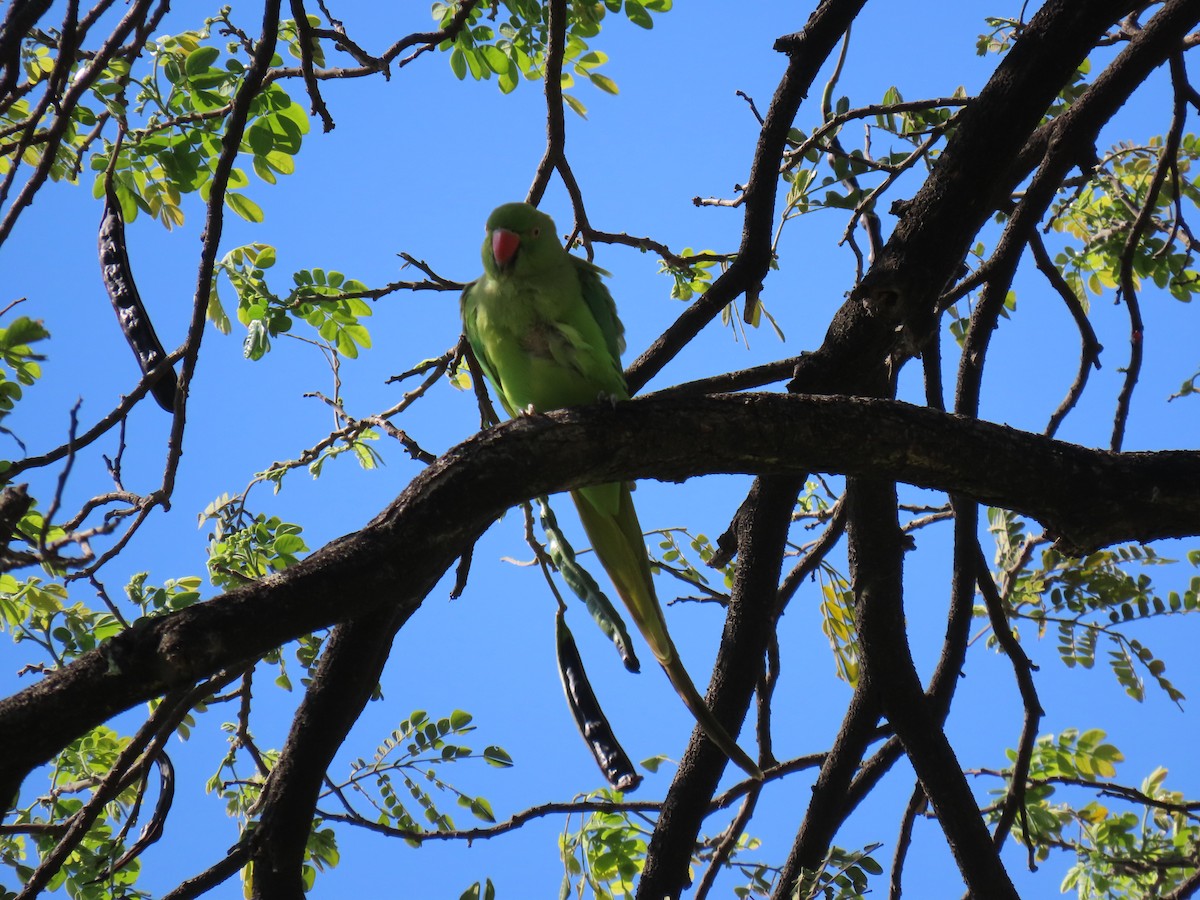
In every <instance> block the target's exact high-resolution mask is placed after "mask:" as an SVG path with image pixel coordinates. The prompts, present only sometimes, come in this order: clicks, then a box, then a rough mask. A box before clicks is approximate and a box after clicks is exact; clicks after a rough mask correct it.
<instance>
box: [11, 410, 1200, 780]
mask: <svg viewBox="0 0 1200 900" xmlns="http://www.w3.org/2000/svg"><path fill="white" fill-rule="evenodd" d="M809 471H819V472H842V473H847V474H850V475H860V474H873V473H874V474H880V475H883V476H885V477H887V478H892V479H896V480H898V481H904V482H908V483H912V484H916V485H919V486H922V487H928V488H932V489H937V490H944V491H951V492H955V493H960V494H965V495H970V496H972V497H974V498H975V499H976V500H978V501H980V502H983V503H987V504H989V505H993V506H999V507H1003V508H1007V509H1013V510H1015V511H1017V512H1020V513H1022V514H1023V515H1027V516H1029V517H1031V518H1035V519H1038V520H1040V521H1041V522H1042V523H1043V525H1045V526H1046V528H1047V530H1048V531H1050V532H1051V533H1052V534H1055V535H1057V536H1058V539H1059V544H1060V546H1061V547H1062V548H1064V549H1066V550H1067V551H1068V552H1070V551H1071V550H1072V549H1075V550H1079V551H1087V550H1090V549H1094V548H1096V547H1100V546H1104V545H1107V544H1110V543H1113V542H1116V541H1129V540H1133V541H1150V540H1154V539H1157V538H1163V537H1182V536H1188V535H1195V534H1198V533H1200V453H1198V452H1188V451H1162V452H1157V453H1125V454H1115V453H1111V452H1108V451H1102V450H1089V449H1086V448H1083V447H1079V446H1077V445H1073V444H1067V443H1064V442H1061V441H1055V440H1051V439H1048V438H1045V437H1042V436H1040V435H1034V434H1029V433H1026V432H1020V431H1016V430H1014V429H1010V428H1006V427H1003V426H999V425H992V424H989V423H985V422H977V421H971V420H966V419H962V418H960V417H955V416H949V415H946V414H944V413H938V412H935V411H932V410H928V409H923V408H920V407H914V406H909V405H907V404H903V403H897V402H894V401H885V400H863V399H851V398H835V397H803V396H781V395H769V394H767V395H764V394H740V395H735V396H718V397H704V398H690V399H670V400H649V399H646V400H635V401H630V402H628V403H621V404H618V405H617V406H616V407H612V406H609V405H608V404H601V405H598V406H596V407H591V408H587V409H576V410H566V411H562V412H557V413H552V414H549V415H544V416H543V415H539V416H532V417H524V418H521V419H519V420H516V421H512V422H506V423H504V424H503V425H499V426H496V427H495V428H491V429H488V430H487V431H485V432H483V433H481V434H479V435H477V436H476V437H473V438H471V439H470V440H468V441H466V442H464V443H463V444H460V445H459V446H457V447H455V448H453V449H452V450H450V451H449V452H447V453H446V454H445V455H443V456H442V457H441V458H440V459H439V460H438V461H437V462H436V463H434V464H433V465H431V466H430V467H429V468H427V469H425V470H424V471H423V472H422V473H421V474H419V475H418V476H417V478H415V479H414V480H413V482H412V483H411V484H410V485H409V486H408V487H407V488H406V489H405V490H404V492H403V493H402V494H401V495H400V496H399V497H398V498H397V499H396V500H395V501H394V502H393V503H392V504H390V505H389V506H388V507H387V509H385V510H384V511H383V512H381V513H380V515H379V516H377V517H376V518H375V519H374V520H373V521H372V522H371V523H369V524H368V525H367V526H365V527H364V528H363V530H362V531H360V532H357V533H355V534H353V535H349V536H347V537H344V538H340V539H338V540H336V541H333V542H332V543H330V544H328V545H327V546H326V547H324V548H322V549H321V550H320V551H318V552H317V553H314V554H313V555H312V556H311V557H309V558H308V559H306V560H304V561H303V562H301V563H300V564H299V565H297V566H295V567H293V568H291V569H288V570H286V571H284V572H281V573H279V574H278V575H273V576H270V577H268V578H264V579H262V580H261V581H258V582H255V583H254V584H251V585H247V586H245V587H242V588H239V589H237V590H234V591H230V592H229V593H228V594H226V595H224V596H223V597H221V598H218V599H215V600H212V601H209V602H207V603H202V604H198V605H196V606H193V607H189V608H188V609H185V610H181V611H179V612H178V613H174V614H172V615H170V616H163V617H160V618H155V619H149V620H144V621H142V622H140V623H138V624H135V625H134V627H133V628H131V629H129V630H128V631H126V632H124V633H122V634H121V635H119V636H117V637H116V638H114V639H113V640H111V641H109V642H108V643H107V644H105V645H104V646H103V647H102V648H100V649H98V650H96V651H93V652H91V653H88V654H85V655H84V656H82V657H80V658H79V659H78V660H77V661H75V662H74V663H72V664H71V665H69V666H67V667H65V668H63V669H61V670H58V671H55V672H52V673H51V674H49V675H48V676H47V677H46V678H44V679H43V680H42V681H41V682H39V683H38V684H35V685H33V686H31V687H29V688H27V689H26V690H24V691H21V692H20V693H18V694H15V695H13V696H12V697H9V698H7V699H5V700H2V701H0V746H4V747H6V748H8V752H6V754H5V756H4V757H3V759H0V795H2V796H5V797H10V798H11V797H12V795H13V794H14V793H15V792H16V787H17V785H18V784H19V783H20V781H21V780H22V779H23V778H24V777H25V775H26V774H27V773H28V771H29V770H30V769H32V768H33V767H35V766H37V765H39V764H41V763H43V762H45V761H46V760H48V759H49V758H51V757H52V756H53V754H55V753H56V752H57V751H58V750H59V749H61V748H62V747H63V746H65V744H66V743H68V742H69V741H70V740H71V739H73V738H74V737H76V736H77V735H78V734H80V733H82V732H83V731H86V730H87V729H88V728H90V727H92V726H94V725H96V724H99V723H101V722H104V721H106V720H107V719H109V718H110V717H111V716H113V715H115V714H116V713H118V712H120V711H122V710H124V709H128V708H129V707H130V706H132V705H134V704H136V703H139V702H143V701H145V700H148V699H151V698H153V697H155V696H158V695H160V694H162V693H163V692H165V691H166V690H168V689H170V688H172V687H176V686H179V685H183V684H191V683H193V682H194V681H195V680H197V679H199V678H203V677H205V676H207V675H210V674H212V673H213V672H215V671H217V670H218V669H220V668H223V667H227V666H231V665H236V664H238V663H244V662H246V661H248V660H251V659H254V658H257V656H259V655H261V654H262V653H263V652H265V651H267V650H269V649H271V648H273V647H277V646H280V645H281V644H283V643H285V642H287V641H288V640H291V639H293V638H295V637H297V636H299V635H302V634H307V633H308V632H311V631H315V630H317V629H320V628H325V627H328V626H329V625H332V624H334V623H336V622H340V621H347V620H349V619H352V618H354V617H356V616H361V615H363V614H364V613H366V612H368V611H370V610H371V609H374V608H375V607H377V606H378V605H379V604H382V603H388V604H393V605H395V606H396V607H397V608H409V607H415V606H418V605H419V604H420V603H421V600H422V598H424V596H425V595H426V593H428V591H429V590H430V589H431V588H432V587H433V585H434V584H435V583H436V582H437V580H438V578H440V577H441V575H442V574H443V573H444V572H445V571H446V569H448V568H449V566H450V565H451V564H452V563H453V561H454V559H455V558H456V557H457V556H458V555H459V554H460V553H462V552H463V551H464V550H465V548H466V547H468V546H470V544H471V542H472V541H473V540H474V539H475V537H476V536H477V535H478V534H479V533H480V532H482V531H483V529H484V528H486V527H487V526H488V524H490V523H491V521H492V520H493V519H494V518H495V517H497V516H498V515H500V513H502V512H503V511H504V510H505V509H507V508H509V507H511V506H514V505H515V504H517V503H519V502H520V501H522V500H525V499H528V498H530V497H535V496H538V495H539V494H545V493H553V492H555V491H561V490H565V489H569V488H574V487H579V486H582V485H585V484H596V483H603V482H608V481H616V480H620V479H630V478H659V479H665V480H680V479H685V478H688V477H692V476H694V475H701V474H708V473H714V472H757V473H764V474H778V475H786V474H788V473H802V472H809ZM447 510H455V511H456V514H455V515H453V516H449V515H447V514H446V511H447Z"/></svg>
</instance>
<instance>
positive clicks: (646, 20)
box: [625, 0, 654, 29]
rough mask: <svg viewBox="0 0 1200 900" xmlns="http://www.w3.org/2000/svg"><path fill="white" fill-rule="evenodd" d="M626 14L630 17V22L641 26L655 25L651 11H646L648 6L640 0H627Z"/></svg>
mask: <svg viewBox="0 0 1200 900" xmlns="http://www.w3.org/2000/svg"><path fill="white" fill-rule="evenodd" d="M625 15H627V16H628V17H629V21H630V22H632V23H633V24H634V25H637V26H639V27H641V28H647V29H649V28H653V27H654V20H653V19H652V18H650V13H648V12H646V8H645V7H644V6H643V5H642V4H641V3H639V2H638V0H625Z"/></svg>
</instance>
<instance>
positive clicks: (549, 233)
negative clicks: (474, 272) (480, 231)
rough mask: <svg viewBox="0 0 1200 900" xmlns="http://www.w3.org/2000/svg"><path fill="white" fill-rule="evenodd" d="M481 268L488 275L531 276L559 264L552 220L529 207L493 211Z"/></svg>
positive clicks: (506, 206)
mask: <svg viewBox="0 0 1200 900" xmlns="http://www.w3.org/2000/svg"><path fill="white" fill-rule="evenodd" d="M482 255H483V268H484V271H486V272H487V273H488V274H489V275H492V276H493V277H498V276H502V275H506V274H514V275H518V276H522V275H531V274H533V273H536V272H539V271H542V270H543V269H545V268H548V267H550V266H552V265H555V264H558V263H560V262H561V260H562V256H563V248H562V245H561V244H559V243H558V237H557V233H556V231H555V229H554V220H553V219H551V218H550V217H549V216H548V215H546V214H545V213H544V212H541V211H540V210H538V209H536V208H535V207H532V206H530V205H529V204H528V203H505V204H504V205H503V206H497V207H496V208H495V209H494V210H492V214H491V215H490V216H488V220H487V237H486V238H485V239H484V241H483V253H482Z"/></svg>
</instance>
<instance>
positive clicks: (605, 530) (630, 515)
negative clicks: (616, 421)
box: [571, 484, 763, 781]
mask: <svg viewBox="0 0 1200 900" xmlns="http://www.w3.org/2000/svg"><path fill="white" fill-rule="evenodd" d="M571 497H572V499H574V501H575V506H576V508H577V509H578V510H579V518H580V521H582V522H583V528H584V531H586V532H587V536H588V538H589V540H591V542H592V549H593V550H595V551H596V556H597V557H598V558H599V559H600V564H601V565H602V566H604V570H605V571H606V572H608V577H609V578H611V579H612V582H613V584H614V585H615V586H616V589H617V593H618V594H619V595H620V596H621V599H622V600H623V601H624V602H625V606H626V607H627V608H628V609H629V613H630V615H632V616H633V620H634V623H635V624H636V625H637V627H638V630H639V631H640V632H641V633H642V637H644V638H645V639H646V643H647V644H649V645H650V649H651V651H653V653H654V656H655V658H657V659H658V662H659V664H660V665H661V666H662V667H663V671H665V672H666V673H667V678H669V679H670V680H671V684H672V686H673V687H674V688H675V691H676V693H678V694H679V696H680V698H681V699H682V700H683V703H684V705H685V706H686V707H687V708H688V709H689V710H690V711H691V713H692V715H693V716H694V717H695V719H696V721H697V722H698V723H699V724H700V727H701V728H702V729H703V730H704V733H705V734H706V735H707V736H708V738H709V740H711V741H712V742H713V743H714V744H716V745H717V747H718V748H719V749H720V750H721V752H722V753H724V754H725V755H726V756H727V757H729V759H730V760H732V761H733V762H734V763H735V764H736V765H737V766H738V767H739V768H741V769H743V770H745V771H746V773H747V774H749V775H750V776H751V777H752V778H755V779H757V780H760V781H761V780H762V777H763V774H762V770H761V769H759V767H758V766H757V765H755V763H754V760H752V759H751V758H750V757H749V756H748V755H747V754H746V752H745V751H744V750H742V748H741V747H739V746H738V745H737V742H736V741H734V740H733V738H731V737H730V736H729V734H728V732H726V731H725V728H724V727H723V726H722V725H721V723H720V722H718V721H717V719H716V717H715V716H714V715H713V714H712V710H710V709H709V708H708V704H707V703H705V702H704V698H703V697H702V696H700V692H699V691H697V690H696V686H695V685H694V684H693V683H692V679H691V677H690V676H689V675H688V673H687V670H686V669H685V668H684V667H683V662H682V661H681V660H680V658H679V653H678V652H677V651H676V650H675V643H674V642H673V641H672V640H671V635H670V633H669V632H668V631H667V623H666V620H665V619H664V618H663V614H662V608H661V607H660V606H659V605H658V597H657V596H655V593H654V582H653V580H652V578H651V575H650V560H649V558H648V557H647V556H646V545H645V543H644V541H645V538H644V536H643V534H642V526H641V524H640V523H639V522H638V518H637V511H636V510H635V509H634V507H633V497H632V496H630V493H629V487H628V486H627V485H624V484H605V485H598V486H596V487H590V488H583V489H582V490H578V491H572V492H571Z"/></svg>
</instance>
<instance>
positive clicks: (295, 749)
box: [251, 606, 415, 900]
mask: <svg viewBox="0 0 1200 900" xmlns="http://www.w3.org/2000/svg"><path fill="white" fill-rule="evenodd" d="M414 611H415V607H406V608H399V609H398V608H393V607H391V606H384V607H382V608H380V609H377V610H375V611H373V612H371V613H369V614H367V615H365V616H363V617H361V618H358V619H354V620H353V621H350V622H347V623H345V624H342V625H339V626H338V627H337V628H335V629H334V631H333V634H332V635H331V636H330V638H329V641H328V642H327V643H326V645H325V652H324V653H323V654H322V656H321V662H320V665H319V666H318V668H317V674H316V676H315V677H314V678H313V681H312V684H311V685H309V688H308V692H307V693H306V694H305V696H304V702H303V703H301V704H300V708H299V709H298V710H297V711H296V716H295V718H294V719H293V721H292V730H291V733H290V734H289V735H288V739H287V743H285V744H284V747H283V751H282V753H281V754H280V757H279V761H278V762H277V763H276V764H275V767H274V769H272V770H271V777H270V779H269V780H268V781H267V786H266V789H265V790H264V791H263V798H262V805H261V807H260V808H261V816H260V818H259V824H258V828H257V829H255V831H254V835H253V838H252V840H251V845H252V848H253V849H252V852H251V861H252V862H253V864H254V882H253V889H254V897H256V898H263V900H268V898H276V897H301V896H303V894H304V884H303V879H302V878H301V869H302V865H303V863H304V851H305V849H306V847H307V842H308V836H309V834H310V833H311V831H312V820H313V812H314V810H315V809H316V805H317V795H318V794H319V793H320V790H321V784H322V780H323V779H324V778H325V773H326V772H327V771H328V769H329V764H330V763H331V762H332V761H333V756H334V754H335V753H336V752H337V750H338V748H339V747H340V746H341V745H342V741H343V740H345V737H346V735H347V733H349V731H350V729H351V728H352V727H353V726H354V723H355V722H357V721H358V717H359V716H360V715H362V711H363V707H365V706H366V705H367V701H368V700H370V698H371V694H372V693H373V692H374V690H375V687H376V686H377V685H378V684H379V677H380V675H381V674H382V672H383V666H384V664H385V663H386V662H387V658H388V652H389V651H390V650H391V646H392V638H393V637H394V636H395V634H396V631H397V630H398V629H399V628H400V627H401V626H402V625H403V624H404V623H405V622H406V621H407V620H408V617H409V616H411V615H412V613H413V612H414Z"/></svg>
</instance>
